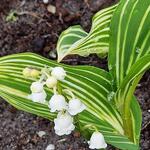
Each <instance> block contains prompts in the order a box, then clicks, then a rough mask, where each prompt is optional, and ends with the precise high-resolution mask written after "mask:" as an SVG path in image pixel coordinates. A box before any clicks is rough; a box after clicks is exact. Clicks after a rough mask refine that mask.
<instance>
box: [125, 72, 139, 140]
mask: <svg viewBox="0 0 150 150" xmlns="http://www.w3.org/2000/svg"><path fill="white" fill-rule="evenodd" d="M141 76H142V75H140V76H138V77H137V78H136V79H135V80H134V81H133V82H132V85H131V86H130V87H129V89H128V93H127V95H126V97H125V100H124V105H123V123H124V131H125V135H126V136H127V137H128V138H129V139H130V140H131V141H133V142H134V133H133V124H132V117H131V101H132V99H133V94H134V91H135V88H136V86H137V84H138V82H139V80H140V79H141Z"/></svg>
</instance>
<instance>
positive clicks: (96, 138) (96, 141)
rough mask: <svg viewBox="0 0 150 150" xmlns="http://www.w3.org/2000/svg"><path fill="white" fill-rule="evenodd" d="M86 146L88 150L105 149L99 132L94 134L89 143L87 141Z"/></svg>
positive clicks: (105, 145)
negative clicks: (87, 145)
mask: <svg viewBox="0 0 150 150" xmlns="http://www.w3.org/2000/svg"><path fill="white" fill-rule="evenodd" d="M88 144H89V148H90V149H101V148H106V147H107V144H106V142H105V139H104V136H103V134H102V133H100V132H94V133H93V134H92V136H91V138H90V141H88Z"/></svg>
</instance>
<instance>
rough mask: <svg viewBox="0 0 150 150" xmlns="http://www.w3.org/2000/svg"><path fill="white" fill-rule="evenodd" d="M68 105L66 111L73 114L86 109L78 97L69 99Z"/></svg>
mask: <svg viewBox="0 0 150 150" xmlns="http://www.w3.org/2000/svg"><path fill="white" fill-rule="evenodd" d="M68 106H69V108H68V112H69V113H70V114H71V115H73V116H74V115H76V114H78V113H80V112H82V111H83V110H84V109H86V106H85V105H84V104H83V103H82V102H81V101H80V100H79V99H71V100H70V101H69V105H68Z"/></svg>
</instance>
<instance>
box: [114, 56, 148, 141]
mask: <svg viewBox="0 0 150 150" xmlns="http://www.w3.org/2000/svg"><path fill="white" fill-rule="evenodd" d="M149 68H150V55H149V54H148V55H146V56H143V57H141V58H140V59H139V60H138V61H137V62H136V63H135V64H134V65H132V67H131V68H130V71H129V73H128V75H127V76H126V77H125V78H124V81H123V82H122V84H121V85H120V87H119V88H118V90H117V92H116V94H115V96H114V100H115V102H116V103H117V104H119V105H117V107H118V108H120V109H121V110H122V112H126V111H127V110H128V109H127V108H130V107H131V109H134V111H132V112H131V113H132V114H133V113H134V112H135V113H134V114H135V115H134V116H135V117H136V118H137V119H136V118H135V117H134V118H135V119H134V118H133V117H132V114H131V117H132V126H133V128H132V136H133V139H134V142H136V143H137V142H138V140H139V139H138V138H139V137H140V124H141V112H140V108H139V106H136V105H132V103H133V99H132V95H133V94H134V91H135V88H136V86H137V85H138V83H139V81H140V79H141V78H142V76H143V74H144V73H145V71H146V70H148V69H149ZM130 105H131V106H130ZM129 119H130V118H129Z"/></svg>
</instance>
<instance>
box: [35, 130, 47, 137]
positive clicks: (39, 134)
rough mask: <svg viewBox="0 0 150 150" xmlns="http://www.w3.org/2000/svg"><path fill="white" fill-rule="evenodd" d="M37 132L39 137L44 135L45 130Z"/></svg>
mask: <svg viewBox="0 0 150 150" xmlns="http://www.w3.org/2000/svg"><path fill="white" fill-rule="evenodd" d="M37 134H38V136H39V137H43V136H44V135H46V132H45V131H39V132H38V133H37Z"/></svg>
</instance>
